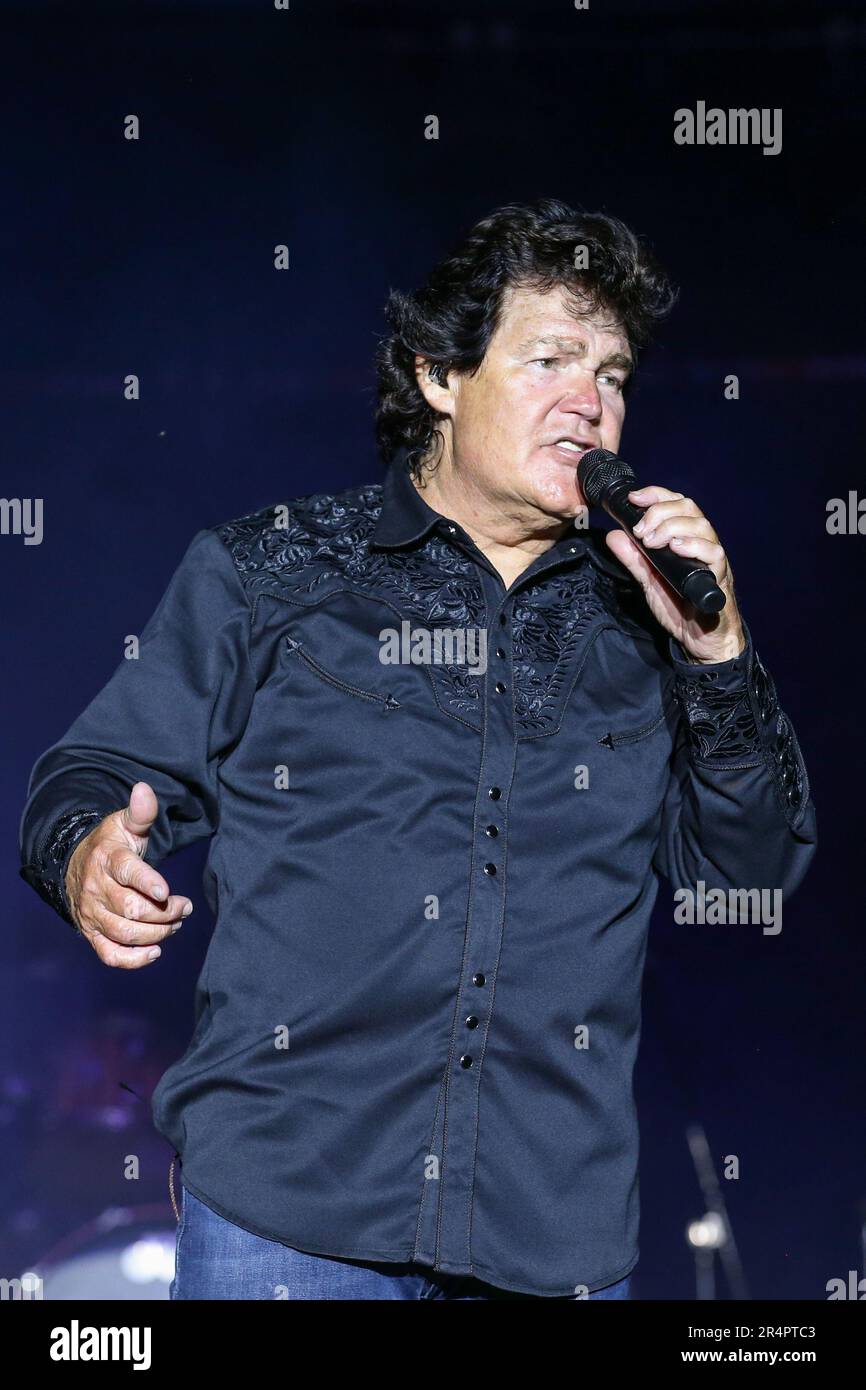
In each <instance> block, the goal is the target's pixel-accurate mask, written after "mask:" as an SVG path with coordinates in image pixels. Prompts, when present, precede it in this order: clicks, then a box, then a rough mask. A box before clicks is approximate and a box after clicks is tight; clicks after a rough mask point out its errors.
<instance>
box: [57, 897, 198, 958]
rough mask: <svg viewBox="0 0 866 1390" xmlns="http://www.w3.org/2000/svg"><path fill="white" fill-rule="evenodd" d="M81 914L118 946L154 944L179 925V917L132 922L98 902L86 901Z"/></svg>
mask: <svg viewBox="0 0 866 1390" xmlns="http://www.w3.org/2000/svg"><path fill="white" fill-rule="evenodd" d="M81 916H82V920H83V921H85V922H89V923H90V924H91V926H93V927H95V928H96V930H97V931H99V932H101V933H102V935H103V936H107V937H108V938H109V939H110V940H111V941H113V942H115V944H116V945H118V946H139V947H145V946H156V945H157V944H158V943H159V942H160V941H165V939H166V938H167V937H169V936H173V935H174V933H175V931H177V929H178V928H179V927H180V926H181V921H180V919H179V918H177V919H175V921H174V922H161V923H154V922H134V921H131V920H130V918H128V917H122V916H121V915H120V914H119V913H117V912H112V911H111V909H110V908H108V907H106V906H105V905H104V903H100V902H86V903H85V904H84V908H83V912H82V914H81Z"/></svg>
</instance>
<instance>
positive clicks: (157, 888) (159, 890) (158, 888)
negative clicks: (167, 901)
mask: <svg viewBox="0 0 866 1390" xmlns="http://www.w3.org/2000/svg"><path fill="white" fill-rule="evenodd" d="M153 896H154V897H155V898H164V897H165V889H164V888H163V886H162V884H161V883H156V884H154V887H153Z"/></svg>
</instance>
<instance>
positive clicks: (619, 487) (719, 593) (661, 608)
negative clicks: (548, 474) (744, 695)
mask: <svg viewBox="0 0 866 1390" xmlns="http://www.w3.org/2000/svg"><path fill="white" fill-rule="evenodd" d="M577 480H578V482H579V484H580V487H581V490H582V492H583V495H584V497H585V498H586V501H587V502H588V504H589V505H590V506H601V507H603V508H604V510H605V511H606V512H607V513H608V515H609V516H611V517H612V518H613V519H614V521H617V522H618V523H619V524H620V526H622V527H624V528H625V529H624V531H620V530H617V531H612V532H610V533H609V534H608V536H607V544H608V546H609V548H610V550H611V551H612V552H613V554H614V555H615V556H616V558H617V559H618V560H619V561H620V563H621V564H622V565H623V566H624V567H625V568H626V569H627V570H629V571H630V573H631V574H633V575H634V577H635V578H636V579H637V580H638V582H639V583H640V585H641V587H642V589H643V591H644V594H645V597H646V600H647V603H648V604H649V606H650V609H651V611H652V612H653V615H654V616H655V617H656V618H657V619H658V621H659V622H660V623H661V624H662V626H663V627H664V628H665V629H666V630H667V631H668V632H670V633H671V635H672V636H673V637H675V638H676V639H677V641H678V642H679V643H680V645H681V646H682V647H683V648H684V650H685V651H686V652H687V654H688V655H689V656H690V657H691V658H692V659H693V660H694V661H696V662H700V663H703V664H712V663H716V662H720V661H728V660H730V659H731V658H732V657H734V656H738V655H739V654H740V652H741V651H742V650H743V648H744V647H745V634H744V632H743V625H742V621H741V618H740V614H739V610H738V608H737V603H736V599H735V598H734V591H733V575H732V574H731V570H730V566H729V565H728V561H727V557H726V555H725V552H724V550H723V548H722V546H721V544H720V542H719V538H718V536H717V535H716V532H715V531H714V530H713V527H712V526H711V524H710V522H709V521H708V520H707V518H706V517H705V516H704V515H703V513H702V512H701V510H700V508H699V507H698V506H697V505H696V503H694V502H693V501H692V500H691V498H688V497H683V495H682V493H679V492H671V491H669V490H668V489H667V488H663V487H655V486H652V487H643V488H642V487H639V486H638V484H637V479H636V478H635V475H634V472H633V471H632V469H631V468H630V467H629V465H628V464H627V463H626V462H625V461H624V460H623V459H621V458H619V457H618V455H616V454H614V453H611V451H610V450H609V449H590V450H589V451H588V452H587V453H586V454H584V456H583V458H582V459H581V460H580V463H579V464H578V468H577ZM659 576H661V578H660V577H659Z"/></svg>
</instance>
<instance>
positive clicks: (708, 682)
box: [669, 624, 809, 821]
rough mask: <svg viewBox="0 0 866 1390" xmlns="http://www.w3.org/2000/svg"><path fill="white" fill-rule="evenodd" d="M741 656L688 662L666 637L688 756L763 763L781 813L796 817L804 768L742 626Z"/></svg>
mask: <svg viewBox="0 0 866 1390" xmlns="http://www.w3.org/2000/svg"><path fill="white" fill-rule="evenodd" d="M743 630H744V635H745V638H746V645H745V647H744V649H743V651H742V652H741V653H740V655H739V656H735V657H732V658H731V659H730V660H729V661H719V662H716V663H714V664H710V665H707V666H702V665H695V664H693V663H692V662H690V661H689V660H688V659H687V657H686V654H685V652H684V651H683V649H682V647H681V646H680V644H679V642H677V641H675V639H674V638H670V639H669V641H670V654H671V662H672V665H673V668H674V680H675V689H676V694H677V699H678V701H679V704H680V709H681V711H682V714H683V718H684V721H685V726H686V731H687V734H686V736H687V742H688V747H689V752H690V755H691V758H692V761H693V762H695V763H699V764H701V765H702V766H705V767H711V768H717V769H733V768H742V767H757V766H759V765H760V764H761V763H765V764H766V766H767V768H768V770H769V772H770V774H771V776H772V778H773V781H774V783H775V786H776V792H777V795H778V797H779V801H780V803H781V805H782V808H783V810H784V811H785V814H786V815H787V816H788V817H789V818H790V819H791V820H792V821H795V820H796V819H797V818H798V816H799V815H800V814H801V813H802V811H803V809H804V808H805V805H806V802H807V800H808V796H809V783H808V778H807V775H806V768H805V765H804V763H803V758H802V756H801V753H800V749H799V745H798V743H797V739H796V736H795V734H794V730H793V728H792V727H791V723H790V721H789V720H788V718H787V717H786V715H785V714H784V713H783V712H782V710H781V709H780V707H779V700H778V697H777V694H776V686H775V683H774V681H773V678H772V676H771V675H770V673H769V672H768V671H767V669H766V667H765V666H764V664H763V662H762V661H761V658H760V657H759V655H758V653H757V652H756V651H755V648H754V645H753V643H752V637H751V633H750V632H749V629H748V627H746V625H745V624H744V625H743Z"/></svg>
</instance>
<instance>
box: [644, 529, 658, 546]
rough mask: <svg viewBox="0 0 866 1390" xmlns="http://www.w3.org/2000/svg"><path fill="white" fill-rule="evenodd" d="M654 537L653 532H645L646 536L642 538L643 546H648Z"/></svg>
mask: <svg viewBox="0 0 866 1390" xmlns="http://www.w3.org/2000/svg"><path fill="white" fill-rule="evenodd" d="M654 536H655V531H647V533H646V535H645V536H644V537H643V543H644V545H649V543H650V542H651V541H652V540H653V538H654Z"/></svg>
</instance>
